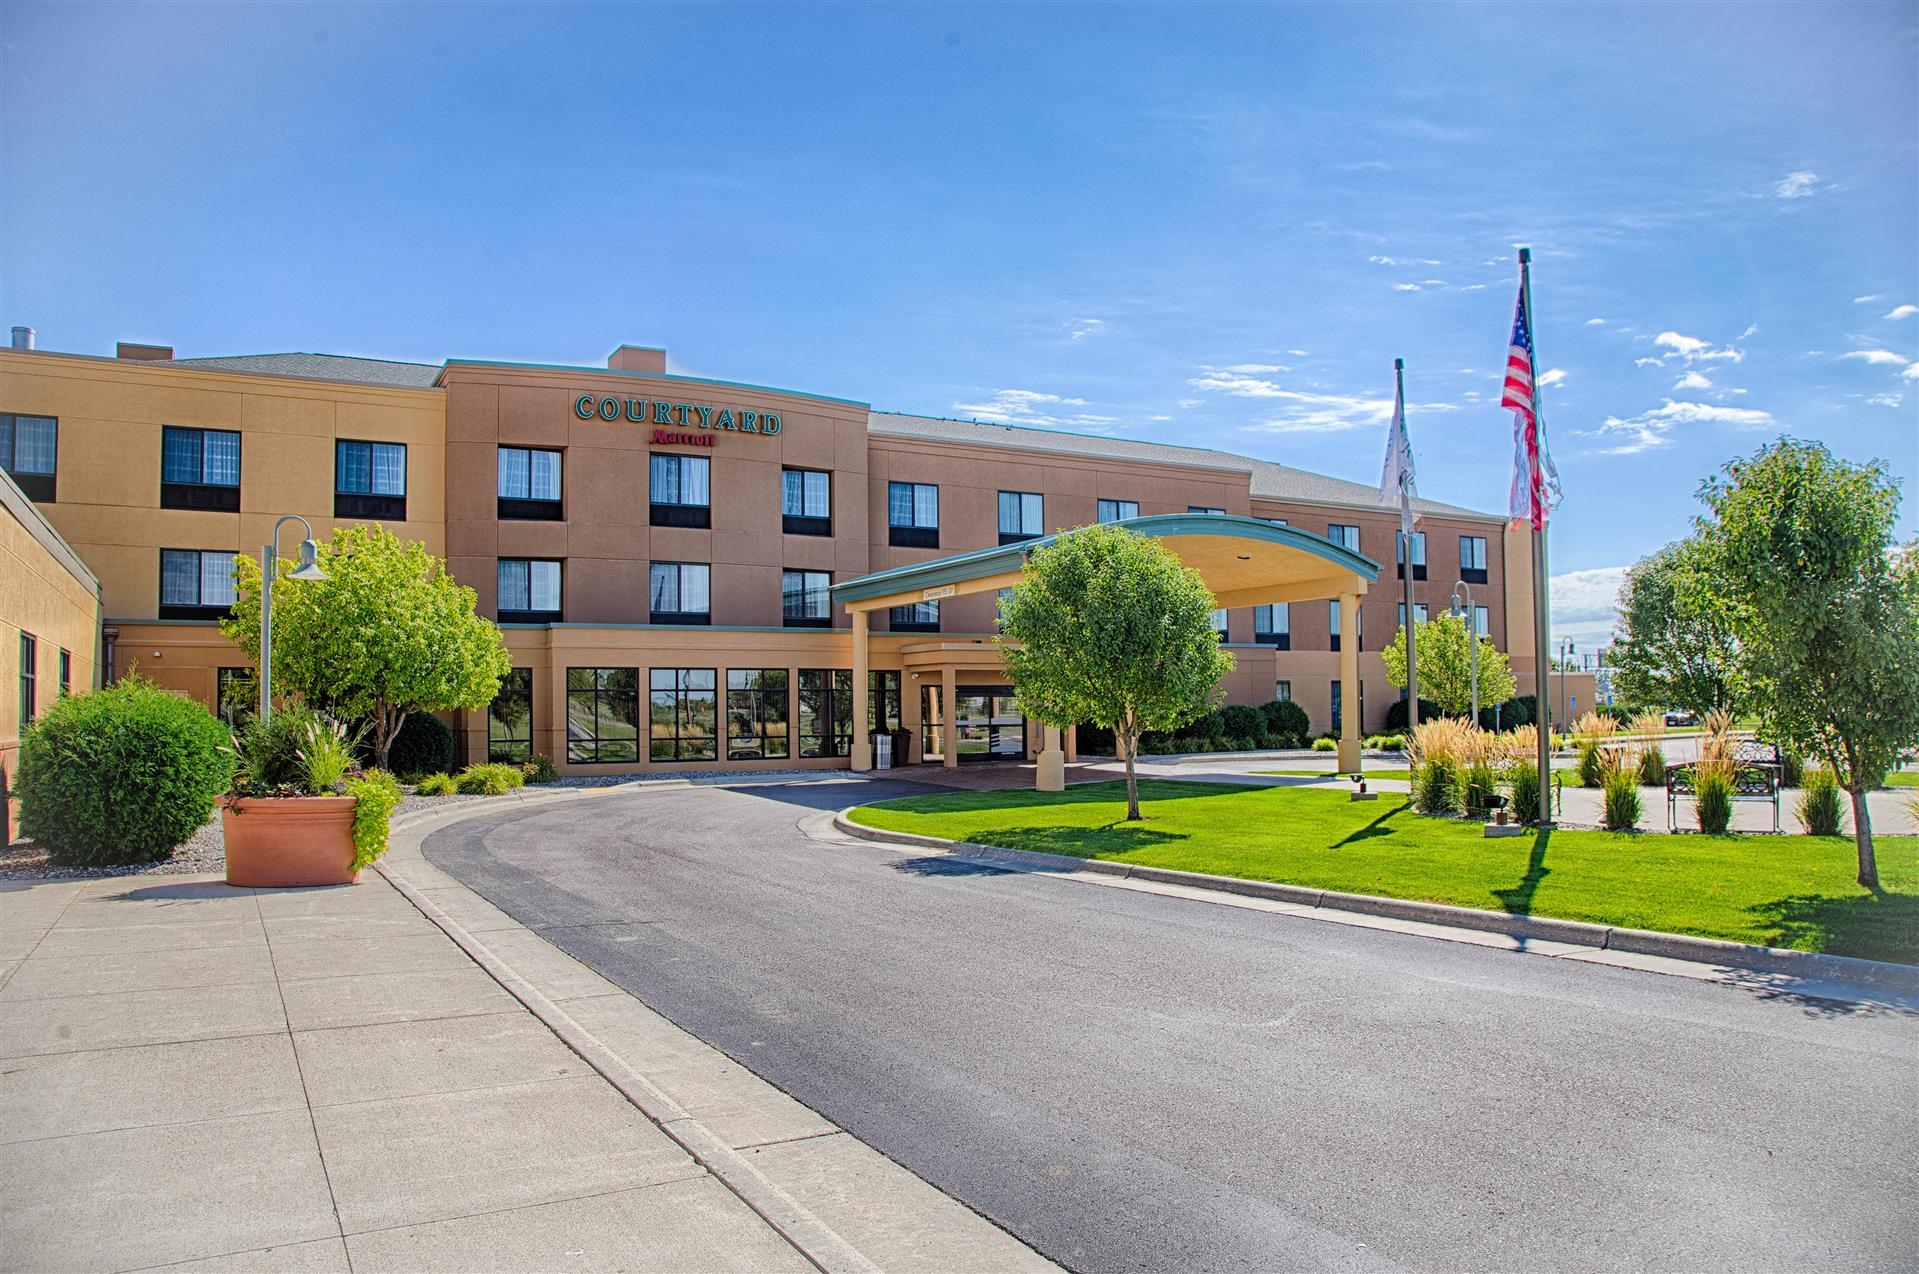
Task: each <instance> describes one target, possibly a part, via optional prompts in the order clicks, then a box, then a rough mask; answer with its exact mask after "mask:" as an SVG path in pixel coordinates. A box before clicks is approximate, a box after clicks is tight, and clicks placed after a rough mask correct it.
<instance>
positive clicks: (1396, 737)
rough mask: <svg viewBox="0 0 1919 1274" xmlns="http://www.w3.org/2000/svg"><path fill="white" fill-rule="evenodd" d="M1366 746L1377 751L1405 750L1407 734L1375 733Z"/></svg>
mask: <svg viewBox="0 0 1919 1274" xmlns="http://www.w3.org/2000/svg"><path fill="white" fill-rule="evenodd" d="M1366 746H1367V747H1369V748H1371V749H1372V750H1373V751H1375V752H1404V751H1405V750H1406V736H1405V735H1403V734H1375V735H1374V736H1373V737H1372V738H1370V739H1368V740H1366Z"/></svg>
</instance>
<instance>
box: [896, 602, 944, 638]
mask: <svg viewBox="0 0 1919 1274" xmlns="http://www.w3.org/2000/svg"><path fill="white" fill-rule="evenodd" d="M886 626H887V627H888V628H890V629H892V630H893V631H894V632H896V633H936V632H938V631H939V630H940V604H939V603H938V602H914V603H913V604H912V605H911V606H895V607H893V608H892V609H891V610H889V611H887V612H886Z"/></svg>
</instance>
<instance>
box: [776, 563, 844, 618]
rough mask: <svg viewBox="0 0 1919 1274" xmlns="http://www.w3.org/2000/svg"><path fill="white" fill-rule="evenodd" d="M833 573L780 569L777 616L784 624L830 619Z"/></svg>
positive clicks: (831, 614) (831, 615)
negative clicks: (778, 611) (778, 615)
mask: <svg viewBox="0 0 1919 1274" xmlns="http://www.w3.org/2000/svg"><path fill="white" fill-rule="evenodd" d="M832 587H833V577H832V576H831V575H829V574H828V573H827V572H825V571H781V572H780V619H781V621H782V622H784V623H785V625H786V626H787V627H788V628H827V627H830V626H831V625H832V623H833V595H832V592H831V589H832Z"/></svg>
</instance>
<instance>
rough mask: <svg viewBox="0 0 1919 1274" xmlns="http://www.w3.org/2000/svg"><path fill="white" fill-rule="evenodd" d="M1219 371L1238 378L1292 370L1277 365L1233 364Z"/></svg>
mask: <svg viewBox="0 0 1919 1274" xmlns="http://www.w3.org/2000/svg"><path fill="white" fill-rule="evenodd" d="M1220 370H1221V371H1225V372H1232V373H1234V374H1235V375H1239V376H1269V375H1271V374H1272V373H1274V372H1290V371H1292V370H1293V369H1292V368H1290V367H1283V366H1281V365H1280V364H1278V363H1234V364H1233V365H1232V366H1231V367H1222V368H1220Z"/></svg>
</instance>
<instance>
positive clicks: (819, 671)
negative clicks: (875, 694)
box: [792, 668, 872, 761]
mask: <svg viewBox="0 0 1919 1274" xmlns="http://www.w3.org/2000/svg"><path fill="white" fill-rule="evenodd" d="M808 673H812V674H814V675H815V676H819V677H824V678H825V679H826V680H825V694H826V720H825V725H826V732H825V733H824V734H806V733H804V732H803V729H802V727H801V725H800V704H801V703H802V702H804V699H803V696H804V695H805V694H806V676H807V674H808ZM841 678H844V679H845V682H846V688H845V689H844V690H841V689H840V688H839V682H840V680H841ZM871 684H872V683H871V682H870V681H869V682H868V687H869V690H870V687H871ZM816 693H817V692H816ZM842 694H844V695H845V696H846V699H845V704H846V715H847V716H849V717H851V716H852V715H853V708H852V703H853V670H852V669H851V668H801V669H800V670H799V674H798V676H797V677H796V678H795V679H794V682H793V724H792V730H793V748H794V755H796V756H798V757H799V758H800V759H802V760H815V761H817V760H829V759H832V758H834V757H844V756H851V755H852V754H853V723H852V722H851V721H848V722H845V723H844V725H845V727H846V728H845V730H844V731H842V730H841V728H840V727H841V725H842V722H841V721H840V719H839V717H840V710H839V704H840V699H839V696H840V695H842ZM807 739H818V740H820V750H819V751H817V752H813V753H808V752H807V750H806V740H807ZM842 742H843V743H844V744H845V746H846V751H844V752H842V751H839V750H838V749H839V747H840V745H841V744H842Z"/></svg>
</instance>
